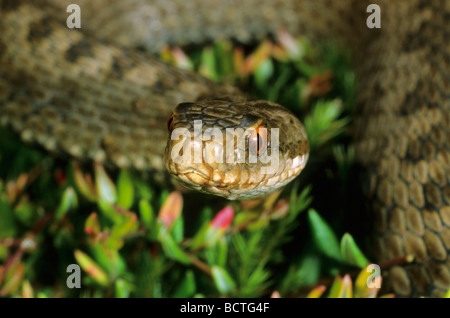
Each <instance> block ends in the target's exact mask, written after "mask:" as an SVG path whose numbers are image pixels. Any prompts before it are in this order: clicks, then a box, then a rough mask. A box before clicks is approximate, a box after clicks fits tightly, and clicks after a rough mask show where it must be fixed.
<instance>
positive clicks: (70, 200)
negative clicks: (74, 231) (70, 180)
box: [55, 187, 78, 220]
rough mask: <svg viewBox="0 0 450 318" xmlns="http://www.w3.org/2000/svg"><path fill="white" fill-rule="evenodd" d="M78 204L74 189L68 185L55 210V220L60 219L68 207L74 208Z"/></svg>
mask: <svg viewBox="0 0 450 318" xmlns="http://www.w3.org/2000/svg"><path fill="white" fill-rule="evenodd" d="M77 206H78V198H77V194H76V192H75V190H74V189H73V188H72V187H68V188H67V189H66V190H65V191H64V193H63V195H62V199H61V202H60V204H59V206H58V209H57V210H56V215H55V218H56V220H61V219H62V218H63V217H64V215H65V214H66V213H67V212H69V210H70V209H76V208H77Z"/></svg>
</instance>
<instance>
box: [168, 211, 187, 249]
mask: <svg viewBox="0 0 450 318" xmlns="http://www.w3.org/2000/svg"><path fill="white" fill-rule="evenodd" d="M170 232H171V234H172V236H173V238H174V240H175V242H177V243H180V242H181V241H182V240H183V237H184V220H183V214H180V216H179V217H178V218H177V219H176V220H175V222H174V223H173V227H172V229H171V230H170Z"/></svg>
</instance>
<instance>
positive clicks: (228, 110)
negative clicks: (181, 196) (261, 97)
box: [165, 99, 309, 199]
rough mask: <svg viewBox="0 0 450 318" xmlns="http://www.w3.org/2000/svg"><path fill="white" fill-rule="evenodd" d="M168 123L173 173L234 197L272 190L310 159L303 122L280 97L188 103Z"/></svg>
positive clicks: (168, 157)
mask: <svg viewBox="0 0 450 318" xmlns="http://www.w3.org/2000/svg"><path fill="white" fill-rule="evenodd" d="M168 126H169V139H168V142H167V146H166V150H165V165H166V168H167V170H168V171H169V173H171V174H172V175H173V176H174V177H175V178H176V179H178V181H179V182H180V183H182V184H183V185H185V186H187V187H188V188H191V189H195V190H198V191H201V192H206V193H209V194H213V195H218V196H222V197H225V198H228V199H245V198H254V197H258V196H262V195H264V194H266V193H269V192H272V191H274V190H276V189H278V188H280V187H282V186H284V185H285V184H287V183H288V182H290V181H291V180H293V179H294V178H295V177H296V176H297V175H298V174H299V173H300V172H301V171H302V170H303V168H304V166H305V164H306V161H307V159H308V152H309V147H308V140H307V137H306V133H305V130H304V128H303V125H302V124H301V122H300V121H299V120H298V119H297V118H296V117H295V116H294V115H293V114H292V113H290V112H289V111H288V110H287V109H285V108H284V107H282V106H280V105H278V104H274V103H269V102H262V101H248V100H245V101H242V99H240V100H238V101H235V102H233V101H232V100H230V99H217V100H208V101H201V102H198V103H182V104H179V105H178V106H177V107H176V108H175V110H174V112H173V114H172V115H171V116H170V117H169V120H168Z"/></svg>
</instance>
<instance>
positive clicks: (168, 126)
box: [167, 112, 173, 132]
mask: <svg viewBox="0 0 450 318" xmlns="http://www.w3.org/2000/svg"><path fill="white" fill-rule="evenodd" d="M167 129H169V132H171V131H172V130H173V112H172V113H171V114H170V116H169V118H168V119H167Z"/></svg>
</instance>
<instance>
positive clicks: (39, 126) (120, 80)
mask: <svg viewBox="0 0 450 318" xmlns="http://www.w3.org/2000/svg"><path fill="white" fill-rule="evenodd" d="M376 2H377V3H378V4H379V5H380V7H381V10H382V26H381V29H368V28H367V26H366V18H367V13H366V7H367V5H368V3H365V2H364V1H295V0H292V1H254V0H251V1H250V0H248V1H243V2H239V1H219V0H217V1H214V0H213V1H201V0H194V1H181V0H180V1H156V0H155V1H145V0H127V1H120V2H116V3H114V4H111V3H108V2H107V1H90V2H89V1H80V0H78V1H75V0H73V1H66V0H64V1H56V0H52V1H50V0H48V1H33V3H31V1H9V0H2V1H0V10H1V12H0V123H1V124H2V125H4V126H8V127H11V128H12V129H13V130H14V131H16V132H17V133H19V134H20V135H21V137H22V139H23V140H25V141H32V142H37V143H38V144H40V145H41V146H43V147H44V148H45V149H47V150H49V151H51V152H53V153H59V154H63V155H69V156H71V157H75V158H78V159H94V160H97V161H101V162H104V163H105V164H109V165H114V166H118V167H133V168H135V169H137V170H141V171H150V172H151V173H152V174H153V175H154V177H155V178H156V179H163V178H165V175H166V173H165V168H164V161H163V153H164V148H165V146H166V141H167V126H166V122H167V117H168V115H169V114H170V112H171V111H172V109H173V107H174V106H175V105H177V104H179V103H182V102H189V101H196V100H198V98H199V97H200V96H211V95H214V96H230V95H236V94H237V95H240V93H239V92H238V90H237V89H235V88H233V87H228V86H225V85H219V84H216V83H213V82H211V81H208V80H206V79H204V78H203V77H201V76H199V75H197V74H193V73H190V72H187V71H181V70H178V69H176V68H174V67H170V66H168V65H166V64H164V63H162V62H160V61H158V60H157V59H155V58H154V57H152V56H151V55H149V54H144V53H138V52H136V51H134V50H132V49H123V47H136V46H140V47H146V48H147V49H149V50H156V49H158V48H159V47H160V46H161V45H162V44H163V43H177V44H186V43H191V42H194V41H197V42H198V41H204V40H209V39H214V38H220V37H234V38H237V39H239V40H241V41H247V40H249V39H254V38H260V37H262V36H264V35H265V34H267V33H268V32H273V31H275V30H277V29H278V28H281V27H282V28H285V29H287V30H288V31H289V32H291V33H294V34H298V33H301V34H304V35H307V36H309V37H310V38H311V39H314V40H318V41H322V40H326V39H333V40H335V41H337V42H340V43H342V44H344V45H346V46H347V47H350V48H352V50H353V51H352V53H353V58H354V64H355V67H356V70H357V75H358V91H359V93H358V99H357V101H358V112H357V114H356V116H355V121H354V122H355V125H354V145H355V149H356V154H357V160H358V162H359V163H360V164H362V165H363V166H365V167H367V172H368V173H367V178H366V183H365V187H366V190H367V191H366V192H367V194H368V197H369V199H370V200H369V202H370V204H371V205H370V207H371V209H372V210H373V214H374V216H375V221H376V222H375V231H376V240H375V244H374V247H375V249H376V251H377V255H378V257H379V260H385V259H391V258H395V257H398V256H402V255H405V254H414V255H415V257H416V260H415V262H414V263H413V264H410V265H408V266H403V267H400V266H394V267H392V268H391V269H390V270H389V277H390V278H389V280H388V281H387V282H388V284H389V285H390V287H391V288H392V289H393V290H394V291H395V292H396V293H397V294H399V295H402V296H408V295H413V296H418V295H432V296H438V295H442V294H443V293H444V291H445V290H446V289H448V288H449V287H450V253H449V252H450V132H449V127H450V103H449V87H448V86H449V74H448V69H449V63H450V62H449V61H450V58H449V54H450V53H449V52H450V50H449V41H448V38H449V36H448V35H449V34H448V33H449V30H448V28H446V27H445V23H446V22H445V21H447V23H448V21H449V18H450V3H449V2H448V1H445V0H442V1H433V2H430V1H420V0H417V1H395V2H394V1H391V2H387V1H376ZM70 3H77V4H79V5H80V7H81V8H82V30H81V31H77V30H70V29H68V28H67V27H66V26H65V23H64V22H65V19H66V17H67V14H66V13H65V12H66V7H67V5H68V4H70ZM61 22H63V23H61ZM205 25H207V26H208V27H207V28H206V27H205ZM94 35H95V37H96V38H100V39H102V41H103V42H100V41H99V40H92V39H93V37H94ZM116 45H117V46H116ZM286 116H290V115H288V114H286ZM289 118H290V117H289ZM298 127H301V124H299V126H298ZM299 129H300V128H299ZM280 141H281V139H280ZM304 141H305V140H304V138H300V139H299V140H298V141H297V142H296V144H297V145H301V146H298V147H297V150H296V151H297V152H298V154H300V155H305V154H307V143H305V142H304ZM302 142H304V143H302ZM291 156H293V155H292V154H291ZM294 157H295V156H294ZM294 157H290V159H291V161H292V160H293V159H294ZM297 161H298V160H297ZM297 173H298V172H297Z"/></svg>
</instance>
